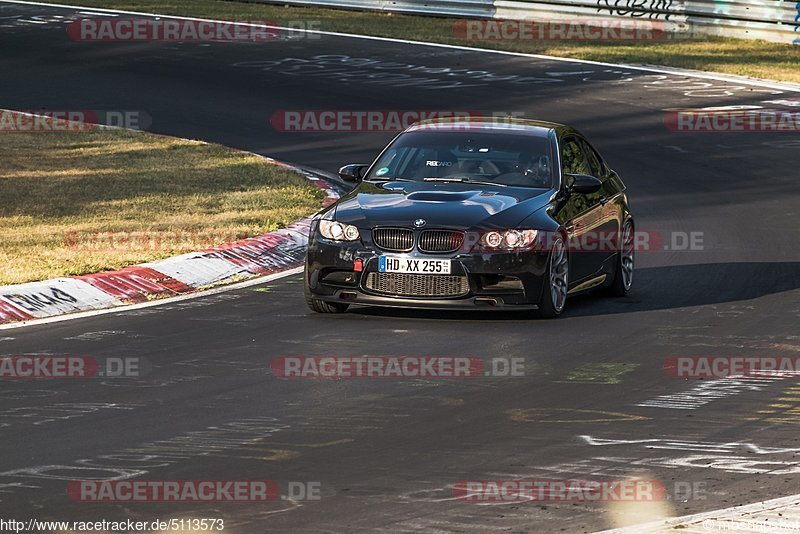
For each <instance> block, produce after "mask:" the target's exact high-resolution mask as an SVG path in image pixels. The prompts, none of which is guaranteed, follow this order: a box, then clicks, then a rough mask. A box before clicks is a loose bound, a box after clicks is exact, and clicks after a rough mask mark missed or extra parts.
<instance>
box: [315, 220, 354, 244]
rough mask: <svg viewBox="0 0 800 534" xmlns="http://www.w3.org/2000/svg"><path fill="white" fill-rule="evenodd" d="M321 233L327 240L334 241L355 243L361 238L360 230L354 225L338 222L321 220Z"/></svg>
mask: <svg viewBox="0 0 800 534" xmlns="http://www.w3.org/2000/svg"><path fill="white" fill-rule="evenodd" d="M319 233H320V234H322V237H324V238H325V239H331V240H333V241H355V240H357V239H358V238H359V237H361V236H360V235H359V233H358V228H356V227H355V226H353V225H352V224H344V223H340V222H337V221H329V220H326V219H321V220H320V221H319Z"/></svg>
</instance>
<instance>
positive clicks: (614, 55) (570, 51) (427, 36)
mask: <svg viewBox="0 0 800 534" xmlns="http://www.w3.org/2000/svg"><path fill="white" fill-rule="evenodd" d="M63 3H66V4H69V3H72V2H63ZM77 3H79V4H80V5H84V6H90V7H98V8H108V9H123V10H129V11H142V12H151V13H160V14H165V15H181V16H195V17H205V18H213V19H221V20H245V19H246V20H256V19H257V20H263V19H269V20H271V21H274V22H276V23H277V24H278V25H282V24H286V23H287V22H289V21H314V22H315V25H314V28H315V29H321V30H326V31H336V32H345V33H355V34H362V35H375V36H381V37H395V38H401V39H412V40H419V41H430V42H436V43H446V44H456V45H464V46H475V47H480V48H491V49H497V50H508V51H513V52H526V53H535V54H546V55H551V56H559V57H568V58H574V59H587V60H593V61H606V62H614V63H634V64H648V65H663V66H669V67H681V68H686V69H696V70H703V71H711V72H720V73H726V74H738V75H744V76H753V77H756V78H765V79H773V80H781V81H790V82H800V46H796V45H790V44H778V43H768V42H765V41H753V40H744V39H727V38H717V37H706V38H702V39H687V40H684V39H681V40H676V41H669V40H664V41H652V42H637V43H634V44H631V43H620V42H616V43H615V42H593V43H585V42H584V43H581V42H564V41H555V42H554V41H549V42H548V41H538V42H491V41H487V42H472V41H463V40H461V39H459V38H458V37H457V36H456V35H455V34H454V32H453V25H454V24H455V22H456V20H455V19H451V18H441V17H424V16H416V15H397V14H393V13H376V12H359V11H352V10H341V9H330V8H308V7H296V6H279V5H266V4H255V3H248V2H238V1H232V0H171V1H162V0H128V1H126V0H81V1H80V2H77Z"/></svg>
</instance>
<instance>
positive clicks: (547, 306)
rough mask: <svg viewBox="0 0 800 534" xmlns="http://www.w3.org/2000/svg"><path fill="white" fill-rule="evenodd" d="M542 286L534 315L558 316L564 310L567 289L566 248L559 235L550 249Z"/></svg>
mask: <svg viewBox="0 0 800 534" xmlns="http://www.w3.org/2000/svg"><path fill="white" fill-rule="evenodd" d="M543 286H544V287H543V288H542V296H541V298H540V299H539V303H538V305H539V309H538V310H536V316H537V317H542V318H547V319H552V318H553V317H558V316H559V315H561V312H562V311H564V305H565V304H566V302H567V291H568V290H569V258H568V256H567V248H566V246H564V241H563V240H562V239H561V238H560V237H558V238H556V241H555V243H553V248H552V249H551V251H550V259H549V261H548V262H547V272H546V273H545V283H544V284H543Z"/></svg>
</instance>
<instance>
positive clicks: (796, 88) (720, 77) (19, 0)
mask: <svg viewBox="0 0 800 534" xmlns="http://www.w3.org/2000/svg"><path fill="white" fill-rule="evenodd" d="M0 3H4V4H23V5H31V6H42V7H55V8H60V9H73V10H96V11H98V12H103V11H104V12H107V13H120V14H123V15H138V16H145V17H156V18H168V19H175V20H190V21H196V22H217V23H222V24H233V25H237V26H246V27H254V28H270V29H276V30H286V31H290V32H301V33H309V34H316V35H331V36H334V37H348V38H351V39H367V40H372V41H385V42H389V43H400V44H409V45H415V46H432V47H437V48H448V49H451V50H462V51H466V52H481V53H486V54H500V55H505V56H516V57H529V58H534V59H542V60H547V61H560V62H564V63H582V64H585V65H598V66H601V67H616V68H619V67H623V68H626V69H633V70H638V71H643V72H657V73H660V74H672V75H676V76H678V75H680V76H690V77H692V78H700V79H706V80H716V81H723V82H734V83H746V84H748V85H754V86H758V87H766V88H769V89H779V90H782V91H790V92H798V93H800V85H798V84H793V83H790V82H778V81H770V80H760V79H757V78H747V77H744V76H735V75H726V74H713V73H707V72H701V71H694V70H685V69H677V68H672V67H656V66H648V65H630V64H627V63H605V62H602V61H591V60H588V59H572V58H565V57H555V56H546V55H542V54H526V53H524V52H508V51H505V50H490V49H488V48H476V47H471V46H460V45H451V44H443V43H428V42H425V41H412V40H409V39H397V38H393V37H377V36H373V35H356V34H352V33H341V32H331V31H324V30H308V29H298V28H285V27H282V26H272V25H269V24H252V23H247V22H235V21H230V20H216V19H206V18H198V17H181V16H178V15H163V14H159V13H146V12H142V11H124V10H121V9H106V8H92V7H86V6H76V5H70V4H51V3H47V2H29V1H27V0H0Z"/></svg>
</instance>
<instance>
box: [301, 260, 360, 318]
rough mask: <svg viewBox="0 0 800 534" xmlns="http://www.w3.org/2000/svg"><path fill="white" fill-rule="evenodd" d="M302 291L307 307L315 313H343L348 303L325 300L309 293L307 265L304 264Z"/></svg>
mask: <svg viewBox="0 0 800 534" xmlns="http://www.w3.org/2000/svg"><path fill="white" fill-rule="evenodd" d="M303 293H304V294H305V297H306V305H307V306H308V309H310V310H311V311H313V312H316V313H344V312H346V311H347V308H349V307H350V305H349V304H344V303H339V302H325V301H324V300H320V299H315V298H314V297H313V296H312V295H311V289H310V288H309V287H308V266H307V265H306V268H305V270H304V271H303Z"/></svg>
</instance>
